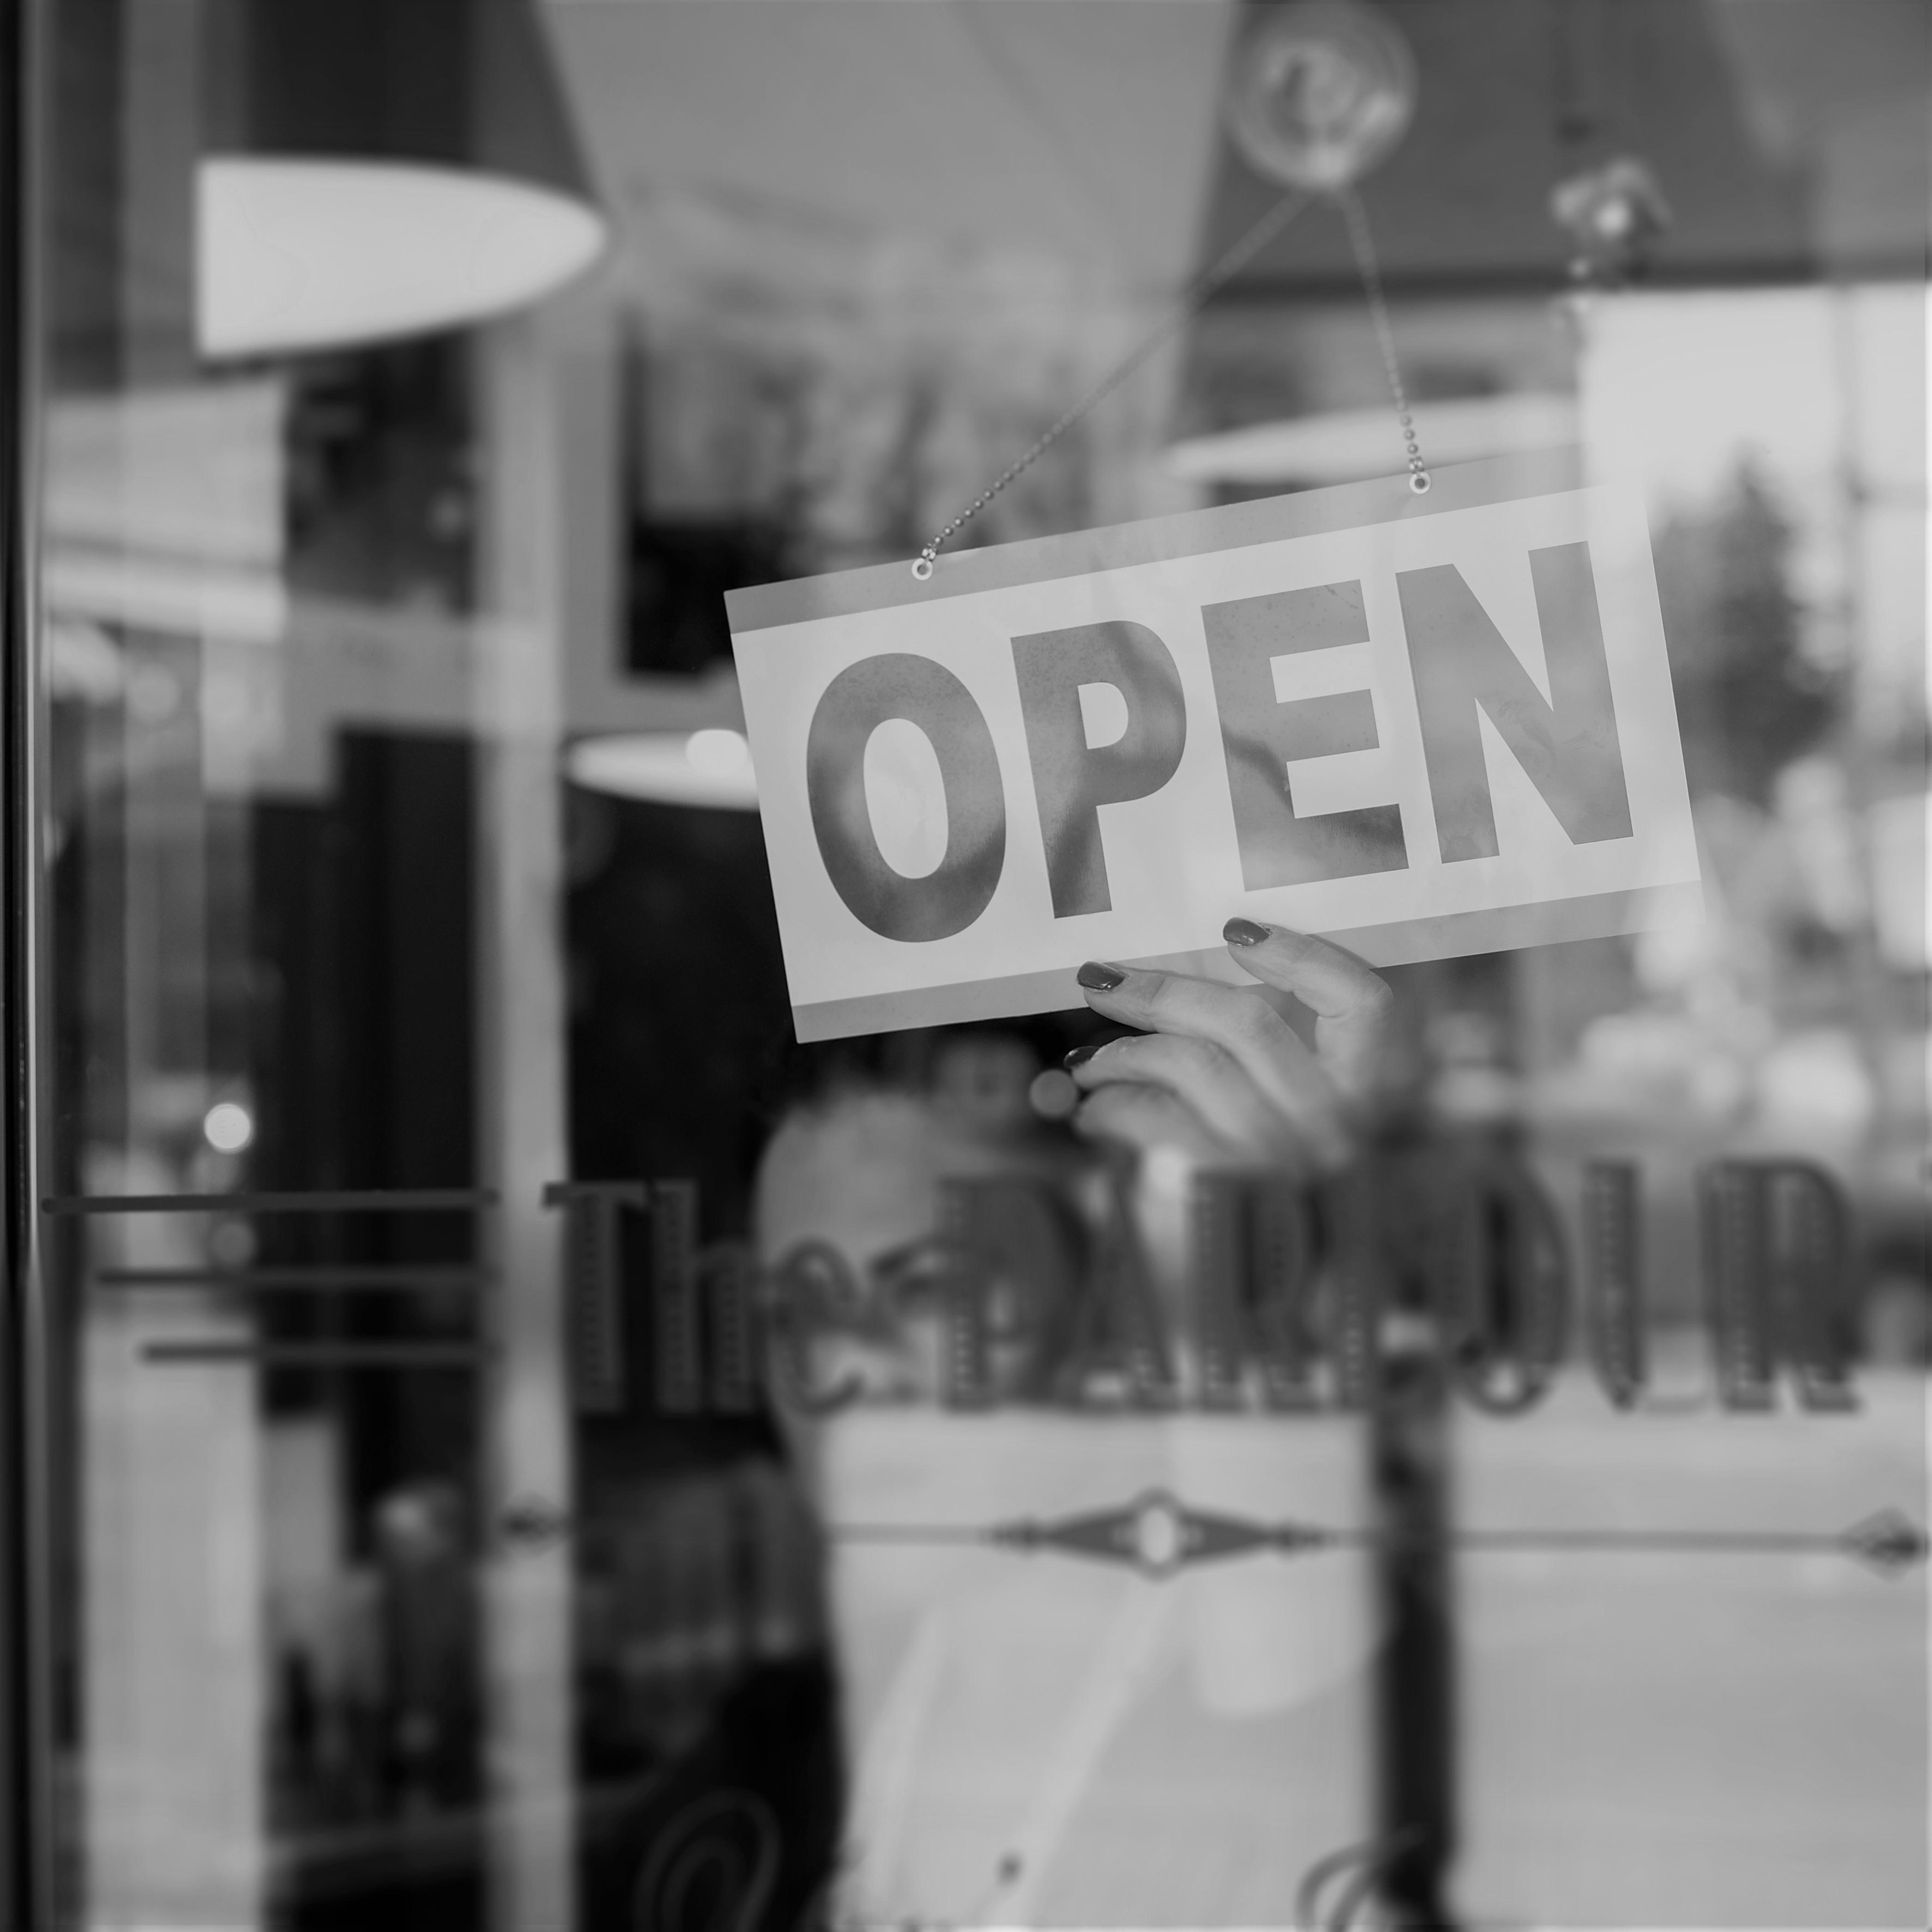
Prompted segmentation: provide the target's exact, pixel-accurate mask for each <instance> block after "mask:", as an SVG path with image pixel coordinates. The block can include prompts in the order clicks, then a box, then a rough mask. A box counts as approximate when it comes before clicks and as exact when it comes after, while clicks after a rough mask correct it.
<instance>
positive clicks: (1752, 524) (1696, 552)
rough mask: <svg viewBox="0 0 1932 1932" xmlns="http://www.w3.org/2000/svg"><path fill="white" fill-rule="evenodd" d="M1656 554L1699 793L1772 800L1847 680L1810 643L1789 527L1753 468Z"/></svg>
mask: <svg viewBox="0 0 1932 1932" xmlns="http://www.w3.org/2000/svg"><path fill="white" fill-rule="evenodd" d="M1655 549H1656V557H1657V582H1658V595H1659V597H1660V598H1661V601H1662V604H1663V608H1664V634H1665V636H1666V637H1667V639H1668V640H1669V642H1670V672H1671V677H1672V679H1673V682H1674V683H1675V684H1676V689H1677V715H1678V720H1679V724H1680V726H1681V727H1682V731H1683V733H1684V755H1685V763H1686V765H1687V766H1688V769H1689V772H1690V779H1691V790H1692V792H1693V793H1696V794H1698V795H1700V796H1704V795H1708V794H1710V793H1728V794H1729V795H1730V796H1733V797H1736V798H1743V799H1750V800H1751V801H1752V802H1754V803H1755V804H1758V805H1763V804H1766V803H1768V802H1769V799H1770V797H1771V794H1772V782H1773V781H1774V780H1775V778H1776V777H1777V775H1778V772H1780V771H1781V770H1782V769H1784V766H1786V765H1787V764H1788V763H1790V761H1791V760H1793V758H1795V757H1798V756H1799V754H1801V753H1802V752H1803V751H1805V750H1807V749H1808V748H1809V747H1811V745H1813V744H1814V743H1815V742H1817V739H1819V738H1820V736H1822V735H1823V733H1824V731H1825V730H1826V727H1828V726H1829V724H1830V723H1831V721H1832V718H1833V717H1834V716H1835V714H1836V712H1837V709H1838V700H1839V691H1838V680H1837V679H1835V677H1834V676H1832V673H1829V672H1828V671H1826V670H1823V668H1822V667H1820V666H1819V665H1818V664H1816V663H1815V662H1814V661H1812V660H1811V659H1810V658H1807V657H1806V655H1805V653H1804V650H1803V648H1802V631H1803V611H1802V607H1801V606H1800V605H1799V601H1798V600H1797V598H1796V596H1794V595H1793V592H1792V589H1791V583H1790V550H1791V527H1790V523H1788V522H1787V520H1786V518H1785V517H1784V513H1783V512H1782V511H1781V510H1780V508H1778V505H1777V503H1776V502H1775V500H1774V499H1773V498H1772V495H1771V493H1770V492H1769V490H1767V488H1766V486H1765V484H1764V483H1763V481H1762V480H1761V479H1760V478H1759V476H1758V475H1757V472H1755V470H1754V469H1752V468H1751V466H1749V465H1748V464H1746V465H1745V466H1741V467H1740V469H1739V471H1738V473H1737V475H1736V479H1735V480H1734V481H1733V484H1732V486H1731V488H1730V493H1728V495H1727V496H1726V497H1725V498H1724V499H1723V500H1722V501H1721V502H1720V503H1719V504H1718V506H1717V507H1716V508H1715V509H1714V510H1712V511H1709V512H1706V514H1702V515H1699V516H1695V517H1688V516H1680V517H1677V518H1676V519H1675V520H1673V521H1672V522H1671V523H1670V524H1668V525H1667V526H1666V527H1665V528H1664V529H1663V530H1662V531H1661V532H1660V533H1659V535H1658V538H1657V541H1656V546H1655Z"/></svg>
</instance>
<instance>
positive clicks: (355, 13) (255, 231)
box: [196, 0, 607, 359]
mask: <svg viewBox="0 0 1932 1932" xmlns="http://www.w3.org/2000/svg"><path fill="white" fill-rule="evenodd" d="M533 5H534V0H217V5H216V9H215V12H214V25H213V31H212V34H211V77H212V82H213V86H212V89H211V92H212V96H213V101H214V108H213V112H212V113H211V127H210V131H209V137H208V141H207V143H206V146H205V150H204V152H203V154H202V157H201V159H200V161H199V170H198V178H197V181H196V343H197V347H199V350H200V352H201V353H202V355H203V356H206V357H209V358H212V359H223V358H233V357H243V356H251V357H252V356H271V355H280V354H289V353H299V352H301V351H303V350H322V349H336V348H341V347H349V346H351V345H354V344H363V343H371V342H378V341H386V340H388V339H390V338H395V337H398V336H405V335H419V334H422V333H425V332H430V331H432V330H437V329H452V328H459V327H461V326H464V325H465V324H467V323H475V322H479V321H482V320H486V319H487V318H489V317H493V316H497V315H501V314H505V313H508V311H512V310H514V309H517V308H522V307H523V306H525V305H528V304H529V303H531V302H535V301H538V300H539V299H541V298H542V297H543V296H546V295H547V294H549V293H551V292H552V291H553V290H556V289H557V288H559V287H562V285H563V284H565V282H567V281H570V280H571V278H573V277H574V276H575V275H577V274H579V273H580V272H582V271H583V269H585V268H586V267H587V266H589V264H590V263H592V261H593V260H595V258H596V257H597V256H598V254H599V253H600V252H601V250H602V248H603V247H604V242H605V239H606V235H607V228H606V224H605V222H604V217H602V215H601V214H600V213H599V211H598V208H597V207H596V205H595V202H594V201H593V200H592V198H591V196H590V195H589V192H588V189H587V185H586V183H587V177H586V173H585V170H584V167H583V160H582V157H581V155H580V152H579V150H578V148H577V142H576V139H575V138H574V134H573V133H572V130H571V126H570V122H569V119H568V114H567V112H566V110H565V103H564V100H563V96H562V91H561V89H560V87H559V84H558V80H557V76H556V69H555V66H554V65H553V62H552V60H551V58H550V49H549V47H548V46H547V43H546V42H545V40H544V34H543V32H542V30H541V26H540V25H539V23H538V20H537V18H536V17H535V13H534V12H533V11H532V7H533Z"/></svg>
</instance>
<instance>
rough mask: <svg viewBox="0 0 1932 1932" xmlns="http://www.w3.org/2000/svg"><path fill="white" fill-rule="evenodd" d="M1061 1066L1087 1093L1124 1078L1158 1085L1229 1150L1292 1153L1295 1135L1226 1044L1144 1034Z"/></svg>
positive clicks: (1268, 1156)
mask: <svg viewBox="0 0 1932 1932" xmlns="http://www.w3.org/2000/svg"><path fill="white" fill-rule="evenodd" d="M1067 1072H1068V1073H1070V1074H1072V1075H1073V1078H1074V1079H1075V1081H1076V1082H1078V1084H1079V1085H1080V1086H1081V1087H1082V1088H1085V1090H1086V1091H1088V1092H1089V1093H1097V1092H1099V1091H1101V1090H1102V1089H1103V1088H1107V1087H1109V1086H1115V1085H1119V1084H1121V1083H1122V1082H1133V1083H1135V1084H1137V1085H1144V1086H1151V1087H1158V1088H1163V1089H1164V1090H1165V1091H1166V1092H1168V1093H1170V1094H1172V1095H1173V1096H1174V1097H1175V1099H1176V1100H1179V1101H1181V1103H1183V1104H1184V1105H1185V1106H1187V1107H1189V1108H1190V1109H1193V1112H1194V1113H1195V1114H1196V1116H1197V1117H1198V1118H1199V1119H1200V1120H1201V1121H1202V1123H1203V1124H1204V1125H1205V1126H1206V1127H1207V1128H1208V1131H1209V1132H1210V1133H1212V1134H1214V1136H1216V1137H1217V1139H1220V1140H1221V1141H1223V1142H1225V1143H1226V1144H1227V1145H1229V1146H1230V1147H1232V1148H1238V1149H1240V1150H1241V1151H1242V1152H1243V1153H1244V1154H1251V1155H1254V1156H1257V1157H1262V1158H1265V1159H1271V1160H1280V1159H1282V1158H1283V1157H1293V1156H1294V1155H1295V1154H1297V1153H1298V1152H1299V1151H1301V1144H1300V1138H1299V1136H1298V1135H1297V1134H1296V1133H1295V1130H1293V1128H1292V1127H1291V1126H1290V1124H1289V1122H1288V1121H1286V1119H1285V1118H1283V1115H1282V1114H1281V1112H1280V1110H1279V1109H1277V1108H1275V1107H1274V1106H1271V1104H1270V1103H1269V1102H1268V1100H1265V1098H1264V1097H1262V1092H1261V1090H1260V1089H1259V1088H1258V1087H1256V1085H1255V1083H1254V1082H1253V1081H1252V1080H1250V1079H1249V1078H1248V1076H1247V1074H1246V1073H1244V1072H1243V1071H1242V1070H1241V1066H1240V1064H1238V1062H1237V1061H1235V1058H1234V1056H1233V1055H1232V1054H1230V1053H1229V1052H1228V1051H1227V1049H1226V1048H1225V1047H1221V1046H1216V1045H1215V1044H1214V1042H1213V1041H1211V1040H1193V1039H1190V1038H1189V1037H1187V1036H1186V1035H1184V1034H1161V1033H1154V1034H1141V1035H1139V1036H1138V1037H1131V1038H1129V1039H1126V1040H1113V1041H1110V1042H1109V1043H1108V1044H1107V1045H1106V1046H1101V1047H1098V1048H1088V1049H1084V1050H1083V1052H1081V1053H1079V1054H1070V1055H1068V1056H1067Z"/></svg>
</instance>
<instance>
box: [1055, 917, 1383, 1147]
mask: <svg viewBox="0 0 1932 1932" xmlns="http://www.w3.org/2000/svg"><path fill="white" fill-rule="evenodd" d="M1223 937H1224V938H1226V940H1227V941H1228V947H1229V952H1230V953H1232V955H1233V956H1234V957H1235V959H1236V960H1237V961H1238V962H1239V963H1240V965H1241V967H1242V968H1243V969H1244V971H1247V972H1249V973H1251V974H1253V975H1254V977H1256V979H1257V980H1264V981H1265V982H1266V983H1268V985H1270V986H1279V987H1280V988H1281V989H1283V991H1284V992H1289V993H1292V994H1293V995H1295V998H1297V999H1298V1000H1299V1001H1301V1003H1302V1004H1304V1006H1306V1007H1310V1008H1311V1009H1312V1010H1313V1012H1314V1013H1315V1014H1316V1025H1315V1050H1314V1052H1312V1053H1311V1052H1310V1051H1309V1049H1307V1047H1306V1046H1304V1044H1303V1043H1302V1042H1301V1038H1300V1037H1299V1036H1298V1034H1296V1033H1295V1030H1294V1028H1292V1027H1291V1026H1290V1025H1289V1024H1288V1022H1287V1021H1286V1020H1285V1019H1283V1018H1282V1016H1280V1014H1279V1013H1277V1012H1276V1011H1275V1010H1274V1007H1271V1006H1270V1005H1269V1004H1268V1002H1267V1001H1265V1000H1263V999H1262V998H1259V996H1258V995H1256V993H1253V992H1250V991H1248V990H1247V989H1245V988H1242V987H1239V986H1224V985H1222V984H1220V983H1217V982H1216V981H1214V980H1196V979H1192V978H1190V977H1188V976H1187V975H1186V974H1179V973H1154V972H1142V971H1128V970H1127V969H1126V968H1122V967H1118V966H1109V965H1103V964H1102V963H1100V962H1089V963H1088V965H1085V966H1083V967H1082V968H1081V969H1080V983H1081V984H1082V986H1084V987H1085V988H1086V989H1087V1004H1088V1005H1089V1006H1090V1007H1092V1008H1093V1009H1094V1011H1095V1012H1096V1013H1102V1014H1104V1015H1105V1016H1106V1017H1107V1018H1108V1019H1110V1020H1118V1021H1119V1022H1121V1024H1122V1025H1126V1026H1133V1027H1139V1028H1143V1029H1145V1031H1144V1032H1143V1034H1142V1037H1140V1038H1139V1039H1132V1040H1112V1041H1110V1042H1109V1043H1108V1044H1107V1045H1106V1046H1102V1047H1099V1048H1091V1047H1083V1048H1082V1049H1079V1051H1077V1052H1074V1053H1072V1054H1070V1055H1068V1056H1067V1071H1068V1072H1069V1073H1071V1074H1072V1075H1073V1078H1074V1079H1075V1080H1076V1082H1078V1083H1079V1085H1080V1086H1081V1087H1082V1088H1084V1089H1085V1091H1086V1094H1087V1098H1086V1099H1085V1101H1083V1102H1082V1105H1081V1107H1080V1110H1079V1113H1078V1114H1077V1115H1076V1116H1075V1117H1074V1124H1075V1126H1076V1127H1077V1128H1078V1129H1079V1130H1080V1131H1081V1132H1082V1133H1085V1134H1088V1135H1091V1136H1097V1137H1100V1138H1103V1139H1109V1140H1120V1141H1126V1142H1129V1143H1130V1144H1131V1145H1135V1146H1137V1147H1139V1148H1143V1149H1146V1148H1154V1147H1178V1148H1181V1149H1182V1150H1183V1151H1185V1152H1187V1153H1188V1154H1191V1155H1193V1157H1195V1158H1196V1159H1197V1160H1202V1161H1213V1162H1223V1163H1226V1162H1241V1163H1251V1162H1267V1163H1271V1164H1281V1163H1286V1164H1287V1165H1288V1166H1291V1167H1292V1168H1294V1169H1295V1170H1297V1171H1298V1172H1304V1173H1307V1172H1325V1171H1328V1170H1329V1169H1333V1168H1334V1167H1337V1166H1340V1164H1341V1163H1343V1161H1345V1160H1346V1159H1347V1158H1348V1157H1349V1152H1350V1150H1351V1147H1352V1141H1353V1130H1352V1122H1353V1117H1354V1115H1355V1112H1356V1110H1357V1109H1358V1106H1359V1104H1360V1103H1361V1101H1362V1100H1364V1099H1365V1098H1366V1097H1367V1094H1368V1092H1369V1091H1370V1088H1371V1086H1372V1085H1373V1082H1374V1081H1375V1079H1376V1070H1377V1067H1378V1064H1379V1061H1380V1058H1381V1056H1382V1050H1383V1047H1384V1044H1385V1040H1386V1037H1387V1035H1388V1022H1389V1014H1390V1011H1391V1006H1392V1004H1393V1001H1392V998H1391V994H1390V992H1389V989H1388V983H1387V982H1386V981H1385V980H1382V979H1381V978H1379V977H1378V976H1377V975H1376V974H1374V973H1372V972H1371V971H1370V970H1369V968H1367V967H1366V966H1364V965H1363V964H1362V962H1361V961H1360V960H1359V959H1356V958H1355V956H1354V955H1353V954H1352V953H1345V952H1343V950H1342V949H1341V947H1339V946H1331V944H1329V943H1328V941H1326V940H1325V939H1312V938H1307V937H1306V936H1304V935H1302V934H1301V933H1298V932H1289V931H1288V930H1287V929H1286V928H1285V927H1282V926H1258V925H1256V923H1255V922H1253V920H1251V919H1230V920H1229V922H1228V923H1227V926H1226V928H1225V929H1224V931H1223Z"/></svg>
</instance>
